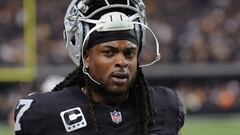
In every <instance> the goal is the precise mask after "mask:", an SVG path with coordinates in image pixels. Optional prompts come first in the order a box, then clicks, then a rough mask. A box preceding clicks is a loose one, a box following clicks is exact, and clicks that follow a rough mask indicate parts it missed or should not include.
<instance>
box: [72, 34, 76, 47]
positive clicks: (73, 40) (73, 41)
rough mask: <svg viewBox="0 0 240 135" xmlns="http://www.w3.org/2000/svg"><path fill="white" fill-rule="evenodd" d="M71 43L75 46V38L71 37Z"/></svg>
mask: <svg viewBox="0 0 240 135" xmlns="http://www.w3.org/2000/svg"><path fill="white" fill-rule="evenodd" d="M71 43H72V45H73V46H75V45H76V39H75V36H73V37H72V39H71Z"/></svg>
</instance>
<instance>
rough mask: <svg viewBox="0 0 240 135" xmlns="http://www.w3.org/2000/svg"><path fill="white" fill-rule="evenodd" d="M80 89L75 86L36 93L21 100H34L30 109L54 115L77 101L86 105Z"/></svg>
mask: <svg viewBox="0 0 240 135" xmlns="http://www.w3.org/2000/svg"><path fill="white" fill-rule="evenodd" d="M79 90H80V89H79V87H77V86H74V87H69V88H65V89H63V90H61V91H56V92H55V91H54V92H47V93H35V94H32V95H30V96H27V97H25V98H23V99H20V102H21V101H27V100H32V103H31V106H30V110H34V111H35V112H39V113H42V114H47V115H52V114H54V112H59V111H60V110H64V108H69V106H71V105H74V104H76V103H78V105H80V106H81V105H84V101H85V97H84V95H83V94H82V93H81V92H80V91H79ZM76 93H77V94H76Z"/></svg>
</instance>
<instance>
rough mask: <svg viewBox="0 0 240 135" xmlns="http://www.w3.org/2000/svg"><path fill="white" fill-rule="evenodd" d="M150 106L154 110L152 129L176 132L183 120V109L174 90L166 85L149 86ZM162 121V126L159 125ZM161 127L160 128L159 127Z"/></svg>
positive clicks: (170, 132)
mask: <svg viewBox="0 0 240 135" xmlns="http://www.w3.org/2000/svg"><path fill="white" fill-rule="evenodd" d="M149 90H150V98H151V102H152V107H153V109H154V111H155V113H156V114H155V115H154V119H155V124H154V125H153V126H152V128H151V130H153V131H164V132H165V133H166V134H168V133H169V134H173V133H174V134H177V133H178V131H179V130H180V129H181V127H182V126H183V125H184V121H185V109H184V106H183V104H182V102H181V101H180V99H179V97H178V95H177V93H176V91H175V90H172V89H170V88H166V87H160V86H153V87H149ZM161 123H164V126H159V125H161ZM160 127H161V128H160Z"/></svg>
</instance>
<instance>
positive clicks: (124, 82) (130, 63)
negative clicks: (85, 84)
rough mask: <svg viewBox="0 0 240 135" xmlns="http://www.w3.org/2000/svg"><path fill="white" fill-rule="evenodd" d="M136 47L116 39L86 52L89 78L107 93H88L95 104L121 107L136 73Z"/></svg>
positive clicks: (126, 41)
mask: <svg viewBox="0 0 240 135" xmlns="http://www.w3.org/2000/svg"><path fill="white" fill-rule="evenodd" d="M137 53H138V47H137V45H135V44H133V43H131V42H130V41H128V40H116V41H110V42H106V43H102V44H99V45H96V46H94V47H92V48H90V49H89V50H87V51H86V53H85V55H84V63H85V65H86V66H88V67H89V69H88V72H89V74H90V75H91V77H92V78H93V79H94V80H96V81H97V82H99V83H100V84H101V85H103V86H104V88H105V90H106V91H107V92H108V93H111V94H112V95H115V96H109V95H106V94H105V95H104V94H102V92H99V93H98V92H96V91H93V90H92V91H91V94H92V97H93V100H94V101H95V102H99V103H104V104H107V105H113V104H115V105H116V104H120V103H121V102H122V101H124V100H125V99H126V98H127V96H128V91H129V88H130V87H131V84H132V82H133V81H134V79H135V76H136V71H137Z"/></svg>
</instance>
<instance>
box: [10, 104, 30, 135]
mask: <svg viewBox="0 0 240 135" xmlns="http://www.w3.org/2000/svg"><path fill="white" fill-rule="evenodd" d="M32 102H33V100H32V99H20V100H19V103H18V105H17V107H16V109H19V107H21V108H20V109H19V112H18V113H17V114H16V121H15V123H14V130H15V131H20V130H21V125H20V122H19V121H20V119H21V117H22V116H23V114H24V113H25V112H26V111H27V110H28V109H29V108H30V106H31V104H32Z"/></svg>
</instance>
